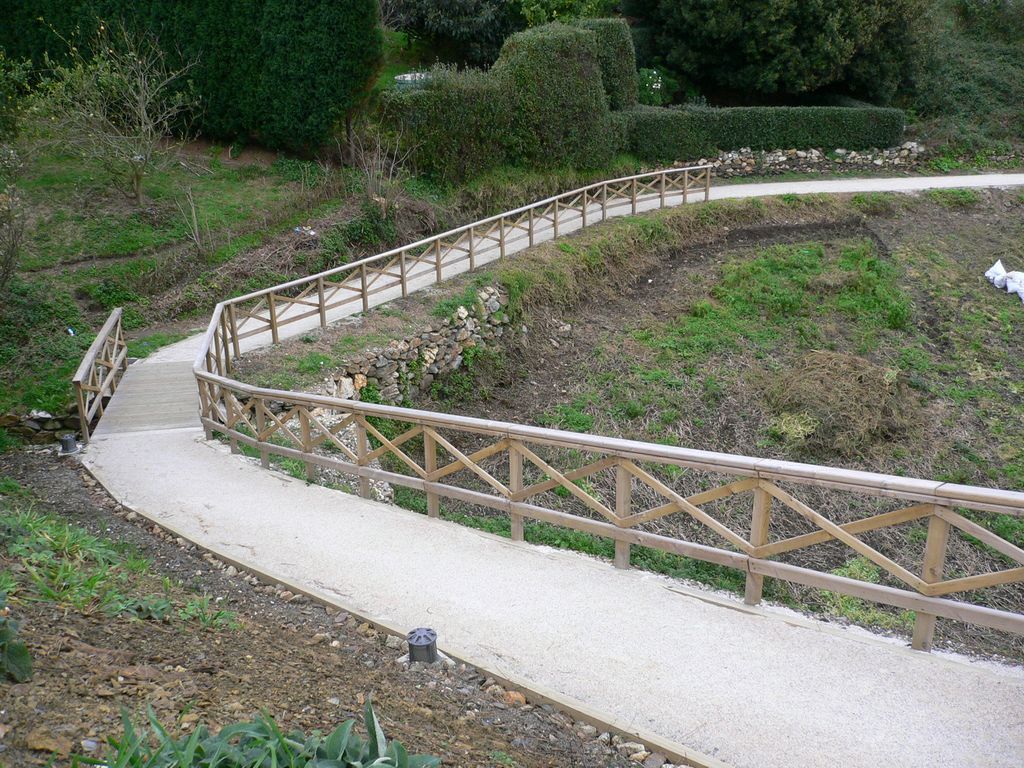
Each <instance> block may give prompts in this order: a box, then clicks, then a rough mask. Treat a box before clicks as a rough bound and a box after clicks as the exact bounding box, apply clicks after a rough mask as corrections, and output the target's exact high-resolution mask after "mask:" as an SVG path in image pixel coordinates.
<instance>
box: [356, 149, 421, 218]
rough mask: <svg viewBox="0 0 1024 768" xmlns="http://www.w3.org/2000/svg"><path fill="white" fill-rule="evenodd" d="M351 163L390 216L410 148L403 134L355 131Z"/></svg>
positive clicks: (371, 196) (368, 193)
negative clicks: (405, 142) (406, 145)
mask: <svg viewBox="0 0 1024 768" xmlns="http://www.w3.org/2000/svg"><path fill="white" fill-rule="evenodd" d="M350 147H351V152H352V162H353V165H354V166H355V167H356V169H357V170H358V171H359V173H360V176H361V177H362V181H363V192H364V193H365V194H366V196H367V198H368V199H370V200H372V201H373V202H374V203H376V204H377V205H379V206H380V208H381V212H382V213H383V214H384V215H385V216H387V215H388V213H389V211H390V210H391V206H392V205H393V203H394V202H395V200H396V199H397V198H398V196H399V194H400V193H401V189H402V185H401V182H402V179H403V178H404V176H405V161H406V160H407V159H408V158H409V154H410V152H411V151H412V150H411V148H406V149H403V148H402V137H401V135H395V134H385V133H383V132H381V131H372V130H363V131H356V132H354V133H353V134H352V137H351V143H350Z"/></svg>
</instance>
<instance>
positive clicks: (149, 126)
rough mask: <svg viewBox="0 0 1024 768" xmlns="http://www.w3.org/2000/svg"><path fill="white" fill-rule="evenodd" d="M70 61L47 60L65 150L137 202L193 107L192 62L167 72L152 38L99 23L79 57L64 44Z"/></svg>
mask: <svg viewBox="0 0 1024 768" xmlns="http://www.w3.org/2000/svg"><path fill="white" fill-rule="evenodd" d="M69 48H70V52H71V57H70V60H69V62H68V63H66V64H64V63H57V62H53V61H50V62H48V65H49V67H50V68H51V69H52V71H53V80H52V82H51V84H50V89H49V91H48V93H47V97H48V98H47V99H46V102H45V103H46V107H47V108H48V110H49V112H50V117H51V119H52V122H53V124H54V125H55V126H56V128H57V130H58V133H59V135H60V140H61V141H62V143H63V144H64V146H66V147H68V148H70V149H71V150H73V151H74V152H75V153H76V154H78V155H79V156H81V157H83V158H85V159H86V160H90V161H94V162H98V163H99V164H100V165H102V167H103V168H104V169H106V170H107V171H108V172H109V173H110V174H111V175H112V176H113V177H114V178H116V179H120V180H121V181H122V182H123V183H124V185H125V187H126V188H127V191H128V192H129V193H130V195H131V197H132V198H133V199H134V201H135V202H136V204H139V203H141V202H142V196H143V189H142V186H143V180H144V178H145V176H146V175H147V173H149V171H150V170H151V169H153V168H154V167H159V166H161V165H163V164H164V163H166V162H167V161H169V160H170V158H172V157H173V156H174V153H175V149H176V148H177V144H178V143H177V142H174V141H168V140H167V139H168V137H170V136H171V135H172V132H173V131H175V130H177V131H178V135H179V136H180V135H182V132H181V128H182V122H183V121H184V120H185V119H186V118H187V117H188V115H189V114H190V112H191V110H192V108H193V107H194V106H195V104H196V98H195V97H194V95H193V94H192V92H191V90H190V88H189V87H188V84H187V82H186V75H187V74H188V72H189V70H190V69H191V68H192V67H193V66H194V65H195V62H194V61H193V62H190V63H186V64H185V65H184V66H181V67H172V66H171V64H170V63H169V61H168V58H167V55H166V54H165V53H164V51H163V50H162V49H161V48H160V46H159V44H158V42H157V40H156V38H155V37H153V36H152V35H151V34H148V33H140V32H134V31H132V30H130V29H129V28H128V27H126V26H125V25H124V24H117V25H114V27H113V28H110V27H107V26H106V25H101V26H100V30H99V32H98V33H97V36H96V38H95V40H93V42H92V43H91V45H89V46H88V51H87V52H86V53H83V52H82V50H81V49H79V48H78V46H76V45H74V44H71V43H69Z"/></svg>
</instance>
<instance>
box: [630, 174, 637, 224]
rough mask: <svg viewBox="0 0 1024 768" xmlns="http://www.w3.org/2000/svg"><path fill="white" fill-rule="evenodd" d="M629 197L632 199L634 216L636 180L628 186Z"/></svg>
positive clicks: (634, 213)
mask: <svg viewBox="0 0 1024 768" xmlns="http://www.w3.org/2000/svg"><path fill="white" fill-rule="evenodd" d="M630 197H631V198H632V199H633V215H634V216H635V215H636V179H635V178H634V179H633V181H632V183H631V184H630Z"/></svg>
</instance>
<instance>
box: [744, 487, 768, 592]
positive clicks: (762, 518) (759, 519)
mask: <svg viewBox="0 0 1024 768" xmlns="http://www.w3.org/2000/svg"><path fill="white" fill-rule="evenodd" d="M771 517H772V497H771V496H769V495H768V492H767V491H765V490H763V489H761V488H755V489H754V514H753V516H752V517H751V519H750V543H751V544H753V545H754V546H755V547H760V546H763V545H765V544H767V543H768V524H769V523H770V522H771ZM763 592H764V576H761V575H760V574H756V573H750V572H749V571H748V572H747V583H746V587H745V588H744V590H743V602H745V603H746V604H747V605H757V604H758V603H760V602H761V595H762V593H763Z"/></svg>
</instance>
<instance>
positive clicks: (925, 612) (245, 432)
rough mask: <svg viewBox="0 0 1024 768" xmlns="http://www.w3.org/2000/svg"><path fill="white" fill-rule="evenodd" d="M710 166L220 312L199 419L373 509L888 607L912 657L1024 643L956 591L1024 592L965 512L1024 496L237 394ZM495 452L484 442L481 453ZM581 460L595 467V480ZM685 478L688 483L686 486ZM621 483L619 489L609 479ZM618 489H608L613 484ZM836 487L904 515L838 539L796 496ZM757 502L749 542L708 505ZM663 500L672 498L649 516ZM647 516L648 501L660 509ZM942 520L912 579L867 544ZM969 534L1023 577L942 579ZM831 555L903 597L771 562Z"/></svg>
mask: <svg viewBox="0 0 1024 768" xmlns="http://www.w3.org/2000/svg"><path fill="white" fill-rule="evenodd" d="M710 180H711V171H710V169H709V168H708V167H706V166H699V167H694V168H681V169H672V170H669V171H658V172H654V173H650V174H641V175H638V176H633V177H627V178H624V179H613V180H610V181H606V182H599V183H598V184H593V185H590V186H588V187H584V188H582V189H578V190H573V191H572V192H569V193H566V194H563V195H558V196H556V197H553V198H548V199H547V200H542V201H539V202H538V203H534V204H532V205H529V206H524V207H523V208H519V209H516V210H515V211H509V212H507V213H503V214H499V215H498V216H494V217H491V218H488V219H484V220H482V221H478V222H474V223H473V224H469V225H467V226H464V227H460V228H458V229H455V230H452V231H450V232H445V233H442V234H440V235H437V236H434V237H431V238H427V239H426V240H422V241H420V242H418V243H414V244H412V245H409V246H405V247H402V248H398V249H395V250H392V251H388V252H386V253H383V254H380V255H379V256H375V257H371V258H370V259H364V260H362V261H360V262H354V263H352V264H349V265H345V266H344V267H341V268H339V269H335V270H330V271H327V272H322V273H319V274H317V275H312V276H310V277H307V278H302V279H299V280H294V281H291V282H289V283H284V284H282V285H279V286H275V287H273V288H269V289H266V290H264V291H258V292H256V293H252V294H249V295H247V296H242V297H239V298H238V299H232V300H230V301H226V302H223V303H221V304H219V305H218V306H217V307H216V309H215V311H214V315H213V318H212V319H211V321H210V325H209V327H208V329H207V332H206V335H205V337H204V339H203V343H202V346H201V351H200V354H199V356H198V358H197V360H196V364H195V366H194V371H195V376H196V380H197V385H198V387H199V395H200V407H201V417H202V422H203V425H204V427H205V429H206V431H207V434H208V435H210V436H212V435H213V433H220V434H223V435H226V436H227V437H228V438H229V439H230V441H231V444H232V448H233V449H236V450H237V449H238V447H239V445H245V446H248V447H250V448H254V449H256V450H257V451H258V452H259V454H260V457H261V461H262V463H263V465H264V466H269V464H270V461H269V457H270V456H272V455H273V456H280V457H285V458H289V459H294V460H298V461H301V462H303V463H304V465H305V467H306V472H307V475H308V476H309V477H311V478H312V477H313V474H314V471H315V468H316V467H324V468H328V469H332V470H335V471H340V472H343V473H346V474H349V475H351V476H352V477H354V478H356V479H357V480H358V489H359V493H360V494H362V495H364V496H367V495H369V493H370V481H371V480H381V481H386V482H388V483H392V484H394V485H398V486H404V487H408V488H412V489H415V490H419V491H422V492H424V493H425V494H426V498H427V510H428V514H430V515H431V516H437V515H438V514H439V511H440V499H441V498H449V499H456V500H460V501H463V502H468V503H471V504H476V505H480V506H483V507H487V508H491V509H495V510H499V511H502V512H506V513H507V514H509V515H510V518H511V531H512V537H513V538H514V539H519V540H522V539H523V538H524V520H526V519H532V520H538V521H543V522H547V523H553V524H556V525H561V526H565V527H568V528H573V529H575V530H579V531H584V532H588V533H592V534H596V535H599V536H604V537H607V538H609V539H612V540H614V541H615V563H616V565H618V566H622V567H628V565H629V559H630V547H631V546H633V545H640V546H645V547H651V548H654V549H659V550H662V551H665V552H670V553H674V554H677V555H683V556H686V557H692V558H696V559H698V560H703V561H706V562H710V563H715V564H718V565H722V566H726V567H730V568H736V569H739V570H741V571H743V572H745V574H746V590H745V599H746V601H747V602H748V603H750V604H756V603H758V602H759V601H760V600H761V595H762V590H763V583H764V579H765V577H771V578H777V579H784V580H787V581H790V582H794V583H797V584H803V585H806V586H810V587H814V588H818V589H825V590H829V591H833V592H838V593H842V594H846V595H851V596H853V597H858V598H862V599H867V600H873V601H876V602H880V603H884V604H887V605H891V606H896V607H899V608H903V609H906V610H911V611H915V612H916V614H917V618H916V622H915V626H914V637H913V645H914V647H916V648H922V649H927V648H929V647H930V646H931V643H932V637H933V633H934V628H935V622H936V619H937V618H938V617H944V618H949V619H956V620H960V621H966V622H971V623H975V624H979V625H983V626H988V627H994V628H996V629H999V630H1004V631H1009V632H1015V633H1018V634H1024V616H1022V615H1021V614H1020V613H1015V612H1012V611H1004V610H995V609H992V608H988V607H985V606H982V605H975V604H970V603H965V602H959V601H955V600H950V599H947V598H946V597H945V596H946V595H950V594H953V593H956V592H963V591H967V590H973V589H984V588H987V587H992V586H998V585H1001V584H1009V583H1015V582H1021V581H1024V567H1022V566H1024V550H1022V549H1021V548H1019V547H1018V546H1016V545H1015V544H1014V543H1012V542H1010V541H1007V540H1005V539H1003V538H1002V537H1000V536H998V535H997V534H996V533H994V532H993V531H991V530H990V529H988V528H986V527H985V526H984V525H981V524H979V523H978V522H975V521H973V520H971V519H968V517H966V516H964V515H963V514H961V513H960V512H959V511H957V510H958V509H962V510H971V511H973V512H975V513H998V514H1006V515H1013V516H1022V515H1024V494H1022V493H1016V492H1011V491H1003V490H998V489H986V488H974V487H968V486H960V485H955V484H951V483H941V482H937V481H928V480H915V479H910V478H903V477H895V476H889V475H880V474H875V473H868V472H855V471H851V470H843V469H838V468H833V467H820V466H812V465H806V464H796V463H790V462H781V461H772V460H765V459H757V458H752V457H746V456H734V455H729V454H719V453H711V452H704V451H694V450H687V449H682V448H675V447H670V446H663V445H655V444H648V443H640V442H635V441H627V440H619V439H612V438H606V437H599V436H594V435H587V434H579V433H574V432H562V431H558V430H548V429H542V428H539V427H530V426H524V425H519V424H509V423H503V422H493V421H487V420H481V419H472V418H468V417H462V416H453V415H449V414H441V413H432V412H427V411H418V410H413V409H408V408H397V407H391V406H382V405H375V404H370V403H360V402H353V401H350V400H341V399H335V398H325V397H319V396H314V395H308V394H302V393H296V392H283V391H276V390H267V389H260V388H257V387H252V386H250V385H247V384H244V383H242V382H239V381H237V380H234V379H232V378H231V373H232V369H233V358H235V357H238V356H239V355H240V354H241V350H242V348H243V344H242V342H246V340H249V339H251V340H252V341H250V342H247V343H254V342H256V343H258V342H261V341H264V340H265V341H272V342H275V343H276V342H277V341H279V340H280V338H281V333H282V329H283V328H285V327H286V326H289V325H293V324H295V327H298V328H303V327H306V326H304V325H303V323H307V324H308V323H310V322H312V324H313V325H314V326H315V325H316V324H319V325H321V326H325V325H326V324H327V322H328V320H329V319H330V318H331V317H333V316H337V315H338V314H340V313H344V312H352V311H365V310H367V309H368V308H369V307H370V306H374V305H377V304H380V303H383V302H384V301H387V300H390V299H391V298H393V297H398V296H407V295H408V294H409V293H410V292H411V291H413V290H416V289H418V288H419V287H423V286H425V285H429V284H433V283H437V282H440V281H442V280H444V279H446V277H448V276H450V275H452V274H455V273H456V272H458V271H461V270H464V269H473V268H474V267H476V266H478V265H480V264H483V263H485V262H486V261H489V260H491V259H496V258H504V257H506V256H508V255H510V254H512V253H515V252H518V251H521V250H523V249H525V248H528V247H530V246H532V245H534V244H536V243H537V242H540V241H542V240H543V239H548V238H550V237H558V236H559V235H561V234H564V233H566V232H568V231H572V230H574V229H577V228H579V227H584V226H588V225H590V224H593V223H597V222H599V221H603V220H605V219H607V218H609V217H611V216H617V215H625V214H631V213H637V212H639V211H642V210H647V209H651V208H658V207H665V206H668V205H675V204H679V203H683V202H688V201H689V200H690V199H691V196H693V197H697V196H699V197H697V199H701V198H703V199H704V200H707V199H708V197H709V188H710ZM481 441H482V442H483V443H484V444H483V445H481ZM567 455H576V456H577V457H578V456H581V455H586V456H588V457H589V458H588V459H587V460H585V461H584V462H583V463H582V464H580V463H579V462H578V461H577V462H576V463H572V462H569V464H568V465H566V462H567V459H566V456H567ZM679 468H686V469H688V470H692V471H694V472H705V473H709V474H713V475H715V476H723V475H724V476H725V477H727V478H729V479H728V480H727V481H726V482H721V483H720V484H718V485H714V487H710V488H704V489H702V490H701V491H700V492H698V493H693V494H690V495H684V494H682V493H680V492H679V491H677V490H676V489H675V488H673V487H672V481H671V479H670V478H671V477H672V476H673V475H674V474H677V472H678V469H679ZM669 470H675V472H670V471H669ZM609 475H612V476H613V478H614V479H613V480H610V479H609V477H608V476H609ZM602 478H603V479H604V480H605V481H606V482H605V486H608V487H610V488H611V490H609V491H606V492H604V493H603V494H602V492H601V491H598V490H595V487H596V486H597V485H598V481H599V480H600V479H602ZM783 485H785V486H787V488H788V487H791V486H795V487H796V488H797V489H799V488H824V489H834V490H839V491H841V492H846V493H853V494H859V495H865V496H875V497H889V498H893V499H897V500H900V501H902V502H903V505H902V506H900V508H898V509H895V510H892V511H887V512H884V513H880V514H876V515H873V516H871V517H867V518H864V519H860V520H855V521H852V522H851V521H848V522H842V523H838V522H836V521H833V520H831V519H829V517H828V516H827V515H826V514H822V513H821V512H819V511H818V510H815V509H814V508H813V507H812V506H811V505H810V504H808V503H807V502H806V500H804V499H801V498H798V495H800V494H799V493H798V492H797V490H787V488H783V487H782V486H783ZM556 492H557V493H558V494H559V495H561V496H562V497H564V498H566V499H568V500H570V501H571V502H573V503H575V504H576V505H577V508H578V509H579V513H578V514H576V513H570V512H567V511H565V509H564V508H556V507H557V506H558V505H555V504H552V503H551V502H550V500H549V499H550V497H549V496H547V494H551V493H556ZM747 495H749V496H750V498H751V502H750V512H751V517H750V529H749V533H746V532H744V533H741V532H737V531H736V530H733V529H732V528H730V526H729V525H727V524H726V523H725V522H724V521H722V520H720V519H718V518H717V517H716V516H715V514H713V512H712V511H709V509H708V506H709V505H711V504H713V503H715V502H720V501H725V500H732V502H733V503H738V502H736V500H737V499H738V498H741V497H743V496H747ZM650 499H656V501H655V502H651V501H650ZM644 500H646V501H644ZM783 513H794V514H795V515H797V516H799V518H801V519H802V520H804V521H806V524H809V525H810V526H812V527H813V529H814V530H813V531H812V532H810V533H804V534H801V535H796V536H789V537H786V538H781V539H776V540H774V541H773V540H771V536H770V531H771V527H770V523H771V521H772V518H773V515H778V514H783ZM672 515H684V516H686V517H688V518H690V519H691V520H693V521H695V522H696V523H697V524H699V525H700V526H702V527H703V528H704V529H706V530H707V531H709V532H710V533H711V534H713V535H714V537H716V538H717V539H718V540H720V541H721V544H722V545H721V546H720V547H712V546H707V545H704V544H699V543H695V542H690V541H684V540H680V539H678V538H672V537H669V536H664V535H661V534H659V533H656V532H652V531H651V530H648V529H649V528H650V524H651V523H656V522H657V521H659V520H662V519H664V518H666V517H669V516H672ZM915 521H927V525H928V533H927V541H926V544H925V548H924V555H923V558H922V560H921V562H919V563H909V564H901V563H899V562H896V561H895V560H894V559H892V558H891V557H889V556H887V555H886V554H884V553H882V552H880V551H879V550H878V549H877V548H876V547H874V546H872V545H871V544H869V543H868V542H867V541H866V540H865V539H864V538H862V535H863V534H868V533H872V532H874V531H879V530H883V529H890V528H895V527H897V526H900V525H904V524H907V523H913V522H915ZM953 531H960V532H962V533H964V534H965V535H967V536H971V537H973V538H974V539H976V540H978V541H979V542H981V543H982V544H984V545H985V546H987V547H991V548H992V549H993V550H994V551H996V552H997V553H999V555H1000V557H1002V558H1003V559H1004V560H1003V561H1000V562H1003V563H1005V560H1009V561H1012V562H1013V563H1015V564H1016V565H1015V566H1013V567H1005V568H1001V569H998V570H994V571H992V572H989V573H981V574H973V575H959V576H957V577H955V578H948V579H944V578H943V565H944V560H945V552H946V548H947V544H948V541H949V538H950V535H951V533H952V532H953ZM827 542H833V543H835V542H838V543H839V544H842V545H843V546H845V547H848V548H849V549H850V550H852V551H853V552H855V553H856V554H857V555H858V556H860V557H863V558H865V559H867V560H868V561H870V562H871V563H873V564H874V565H876V566H878V567H879V568H880V569H881V570H883V571H885V572H886V573H887V574H888V575H889V576H890V577H891V578H892V579H894V580H895V581H897V582H899V583H902V584H903V585H905V586H906V588H905V589H902V588H895V587H890V586H886V585H882V584H874V583H866V582H863V581H857V580H855V579H851V578H846V577H843V576H838V575H835V574H832V573H823V572H820V571H816V570H813V569H809V568H804V567H800V566H796V565H792V564H789V563H784V562H778V561H777V560H773V559H771V558H775V557H778V556H779V555H783V554H786V553H790V552H794V551H797V550H802V549H805V548H807V547H812V546H816V545H820V544H824V543H827Z"/></svg>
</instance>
